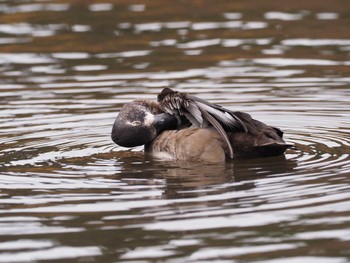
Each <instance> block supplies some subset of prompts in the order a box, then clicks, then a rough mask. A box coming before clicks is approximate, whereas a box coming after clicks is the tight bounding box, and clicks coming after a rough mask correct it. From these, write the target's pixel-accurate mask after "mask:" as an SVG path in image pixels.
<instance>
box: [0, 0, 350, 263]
mask: <svg viewBox="0 0 350 263" xmlns="http://www.w3.org/2000/svg"><path fill="white" fill-rule="evenodd" d="M349 28H350V2H349V1H348V0H324V1H319V0H317V1H311V0H309V1H298V0H293V1H292V0H285V1H270V0H262V1H228V0H227V1H221V0H218V1H201V0H199V1H161V0H152V1H138V2H136V1H126V0H118V1H117V0H115V1H112V0H106V1H103V2H102V1H68V0H67V1H64V0H62V1H59V0H58V1H39V0H38V1H29V0H28V1H25V0H23V1H21V0H18V1H9V0H8V1H7V0H2V1H0V63H1V64H0V82H1V85H0V107H1V116H0V127H1V128H0V141H1V145H0V162H1V167H0V169H1V170H0V171H1V173H0V262H6V263H7V262H29V261H30V262H269V263H272V262H273V263H276V262H278V263H279V262H282V263H283V262H286V263H290V262H293V263H294V262H326V263H338V262H350V184H349V183H350V156H349V150H350V138H349V132H350V112H349V108H350V103H349V101H350V75H349V73H350V68H349V66H350V31H349ZM166 86H170V87H173V88H175V89H177V90H180V91H186V92H190V93H192V94H195V95H197V96H200V97H202V98H204V99H208V100H210V101H212V102H214V103H219V104H222V105H224V106H225V107H227V108H230V109H232V110H241V111H246V112H248V113H250V114H251V115H253V116H254V117H255V118H257V119H260V120H262V121H264V122H266V123H269V124H272V125H276V126H279V127H280V128H282V129H283V130H284V131H285V138H286V140H287V141H288V142H290V143H294V144H295V145H296V146H297V149H295V150H288V151H287V153H286V155H285V158H268V159H255V160H244V161H235V162H231V163H227V164H225V165H206V164H185V163H176V162H164V161H157V160H152V159H149V158H145V157H144V156H143V153H142V148H141V147H138V148H135V149H132V150H129V149H126V148H121V147H118V146H116V145H114V144H113V143H112V142H111V140H110V130H111V127H112V124H113V121H114V119H115V117H116V115H117V114H118V111H119V109H120V108H121V107H122V105H123V104H125V103H128V102H130V101H132V100H133V99H135V98H146V99H155V98H156V94H157V93H158V92H159V91H160V90H161V89H162V88H163V87H166Z"/></svg>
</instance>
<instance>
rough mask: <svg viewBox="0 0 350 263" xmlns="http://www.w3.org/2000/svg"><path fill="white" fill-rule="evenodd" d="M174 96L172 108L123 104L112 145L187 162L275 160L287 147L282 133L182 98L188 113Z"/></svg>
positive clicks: (242, 115) (243, 115)
mask: <svg viewBox="0 0 350 263" xmlns="http://www.w3.org/2000/svg"><path fill="white" fill-rule="evenodd" d="M169 90H170V89H169ZM170 91H172V90H170ZM161 94H162V93H161ZM177 94H178V95H180V96H183V94H184V93H177ZM177 94H175V95H173V96H172V98H171V101H172V102H174V103H175V104H171V105H170V104H169V103H168V105H167V101H166V100H164V97H161V100H163V101H159V98H158V103H156V102H152V101H147V100H136V101H133V102H131V103H129V104H126V105H124V107H123V108H122V109H121V111H120V113H119V115H118V117H117V119H116V120H115V123H114V125H113V129H112V140H113V141H114V142H115V143H116V144H118V145H121V146H125V147H133V146H139V145H145V152H146V153H147V154H150V155H152V156H154V157H156V158H161V159H168V160H169V159H170V160H182V161H190V162H225V161H226V160H228V159H237V158H257V157H268V156H276V155H281V154H283V153H284V152H285V150H286V149H287V148H289V147H290V146H291V145H290V144H287V143H285V141H284V140H283V138H282V137H283V132H282V131H281V130H280V129H278V128H275V127H272V126H268V125H266V124H264V123H262V122H260V121H257V120H254V119H252V118H251V116H250V115H249V114H247V113H243V112H232V111H230V110H227V109H225V108H222V107H221V106H219V105H216V104H211V103H209V102H206V101H204V100H201V99H198V98H196V97H194V96H189V97H183V98H185V100H186V99H190V100H191V101H190V102H191V103H193V105H191V108H190V109H189V108H186V107H184V106H183V105H181V103H179V101H176V99H175V100H174V99H173V97H175V96H178V95H177ZM166 95H168V94H166ZM193 98H194V99H193ZM198 101H199V103H201V104H197V103H198ZM172 102H171V103H172ZM174 105H175V106H174ZM198 105H199V107H198V111H197V110H196V107H197V106H198ZM203 105H204V106H203ZM169 109H170V110H169ZM193 109H194V110H193ZM193 122H195V124H194V123H193ZM191 125H192V127H190V126H191Z"/></svg>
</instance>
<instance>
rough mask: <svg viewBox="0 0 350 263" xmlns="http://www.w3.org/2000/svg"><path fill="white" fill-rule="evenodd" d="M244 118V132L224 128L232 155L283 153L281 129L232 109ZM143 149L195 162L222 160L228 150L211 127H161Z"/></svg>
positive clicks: (165, 156) (274, 154)
mask: <svg viewBox="0 0 350 263" xmlns="http://www.w3.org/2000/svg"><path fill="white" fill-rule="evenodd" d="M235 114H236V115H237V116H239V118H240V119H241V120H242V121H243V122H244V124H245V125H246V127H247V129H248V131H247V132H228V133H227V135H228V138H229V140H230V144H231V146H232V149H233V153H234V156H233V158H234V159H237V158H258V157H269V156H276V155H280V154H283V153H284V152H285V150H286V149H287V148H289V147H290V146H291V145H290V144H287V143H285V141H284V140H283V138H282V137H283V132H282V131H281V130H280V129H278V128H275V127H272V126H268V125H266V124H265V123H263V122H260V121H258V120H255V119H253V118H252V117H251V116H250V115H249V114H247V113H243V112H235ZM145 150H146V152H148V153H150V154H151V155H152V156H155V157H158V158H161V159H174V160H183V161H190V162H193V161H199V162H224V161H225V160H226V159H229V158H228V157H229V150H228V147H227V144H225V143H224V141H223V139H222V137H221V136H220V134H219V133H218V132H217V130H215V129H214V128H186V129H181V130H171V131H164V132H163V133H161V134H160V135H159V136H158V137H157V138H156V139H155V140H154V141H153V142H152V143H151V144H149V145H146V147H145Z"/></svg>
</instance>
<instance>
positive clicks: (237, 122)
mask: <svg viewBox="0 0 350 263" xmlns="http://www.w3.org/2000/svg"><path fill="white" fill-rule="evenodd" d="M186 97H187V99H188V100H191V101H194V102H195V103H196V105H197V106H198V108H199V109H200V111H201V112H207V113H209V114H210V115H212V116H213V117H214V118H216V119H217V120H218V122H219V123H220V124H221V125H222V126H223V127H224V128H226V129H225V130H226V131H235V132H247V131H248V129H247V127H246V125H245V124H244V123H243V121H242V120H241V119H240V118H239V117H238V116H236V115H235V114H234V112H232V111H230V110H229V109H225V108H224V107H222V106H220V105H217V104H214V103H210V102H209V101H206V100H203V99H201V98H198V97H196V96H193V95H189V94H187V96H186Z"/></svg>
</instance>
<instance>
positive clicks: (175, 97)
mask: <svg viewBox="0 0 350 263" xmlns="http://www.w3.org/2000/svg"><path fill="white" fill-rule="evenodd" d="M158 102H159V104H160V106H161V108H163V109H164V110H165V111H167V112H169V113H171V114H177V115H184V116H185V117H186V118H187V119H188V120H189V121H190V122H191V123H192V125H194V126H195V127H207V126H208V123H210V124H211V125H212V126H213V127H214V128H215V129H216V130H217V131H218V133H219V134H220V136H221V137H222V139H223V140H224V142H225V143H226V144H227V146H228V149H229V153H230V157H231V158H233V150H232V146H231V143H230V140H229V138H228V136H227V134H226V131H236V132H237V131H239V132H247V131H248V130H247V127H246V126H245V125H244V123H243V122H242V121H241V120H240V119H239V118H238V117H237V116H236V115H235V114H234V113H233V112H232V111H230V110H227V109H225V108H223V107H221V106H219V105H216V104H212V103H210V102H208V101H206V100H203V99H200V98H198V97H196V96H193V95H189V94H186V93H181V92H176V91H173V90H172V89H169V88H165V89H163V91H162V92H161V93H160V94H159V95H158ZM225 128H226V129H225ZM225 130H226V131H225Z"/></svg>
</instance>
